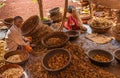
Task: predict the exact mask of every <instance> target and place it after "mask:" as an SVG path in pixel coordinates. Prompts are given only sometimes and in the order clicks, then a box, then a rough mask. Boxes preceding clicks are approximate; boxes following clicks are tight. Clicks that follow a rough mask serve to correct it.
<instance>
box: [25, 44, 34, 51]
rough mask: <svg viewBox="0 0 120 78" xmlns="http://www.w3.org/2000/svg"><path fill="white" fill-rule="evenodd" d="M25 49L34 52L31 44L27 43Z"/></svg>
mask: <svg viewBox="0 0 120 78" xmlns="http://www.w3.org/2000/svg"><path fill="white" fill-rule="evenodd" d="M25 50H26V51H27V52H32V50H33V49H32V47H31V46H30V45H27V46H25Z"/></svg>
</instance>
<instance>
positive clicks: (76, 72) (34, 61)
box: [26, 42, 116, 78]
mask: <svg viewBox="0 0 120 78" xmlns="http://www.w3.org/2000/svg"><path fill="white" fill-rule="evenodd" d="M63 48H65V49H67V50H68V51H69V52H70V53H71V55H72V60H71V64H70V65H69V66H68V67H67V68H66V69H64V70H62V71H59V72H48V71H46V70H45V69H44V68H43V67H42V64H41V60H40V59H41V57H42V56H43V55H44V53H46V51H47V49H45V48H44V49H43V48H42V49H41V48H39V50H35V52H36V51H37V53H38V54H37V55H38V57H34V56H33V57H30V60H29V62H28V64H27V66H26V67H27V68H28V71H30V73H31V76H32V77H33V78H116V77H115V76H114V75H113V74H111V73H109V72H106V71H104V70H103V69H101V68H99V67H97V66H95V65H93V64H91V63H90V62H89V60H88V58H87V57H86V55H85V53H84V49H83V48H81V46H79V45H76V44H72V43H70V42H69V43H68V44H67V45H65V46H64V47H63Z"/></svg>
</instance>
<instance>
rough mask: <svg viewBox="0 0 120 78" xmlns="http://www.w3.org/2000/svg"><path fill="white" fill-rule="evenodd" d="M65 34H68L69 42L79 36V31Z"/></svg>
mask: <svg viewBox="0 0 120 78" xmlns="http://www.w3.org/2000/svg"><path fill="white" fill-rule="evenodd" d="M66 34H68V36H69V39H70V40H71V41H72V40H75V39H77V38H78V37H79V35H80V33H79V31H76V30H70V31H67V32H66Z"/></svg>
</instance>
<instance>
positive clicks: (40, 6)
mask: <svg viewBox="0 0 120 78" xmlns="http://www.w3.org/2000/svg"><path fill="white" fill-rule="evenodd" d="M37 1H38V5H39V12H40V18H41V20H42V19H43V18H44V15H43V5H42V3H43V1H42V0H37Z"/></svg>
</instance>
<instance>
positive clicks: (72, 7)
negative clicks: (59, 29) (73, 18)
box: [68, 5, 75, 13]
mask: <svg viewBox="0 0 120 78" xmlns="http://www.w3.org/2000/svg"><path fill="white" fill-rule="evenodd" d="M73 9H75V7H74V6H72V5H70V6H68V12H69V13H72V10H73Z"/></svg>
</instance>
